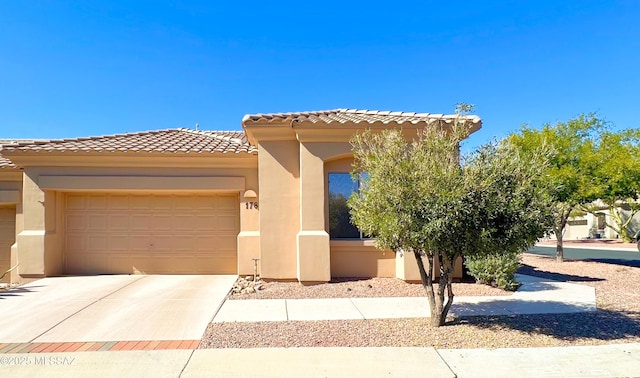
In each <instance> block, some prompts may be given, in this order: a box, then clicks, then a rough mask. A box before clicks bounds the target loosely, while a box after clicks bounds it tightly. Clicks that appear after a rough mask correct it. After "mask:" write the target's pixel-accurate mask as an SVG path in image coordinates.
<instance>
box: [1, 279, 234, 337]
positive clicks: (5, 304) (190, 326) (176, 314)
mask: <svg viewBox="0 0 640 378" xmlns="http://www.w3.org/2000/svg"><path fill="white" fill-rule="evenodd" d="M235 279H236V276H228V275H227V276H224V275H215V276H213V275H152V276H145V275H104V276H82V277H80V276H77V277H50V278H44V279H41V280H37V281H34V282H32V283H30V284H27V285H23V286H21V287H19V288H16V289H14V290H11V291H8V292H0V343H57V342H93V341H133V340H139V341H145V340H199V339H200V338H201V337H202V334H203V333H204V330H205V329H206V327H207V324H208V323H209V322H210V321H211V319H212V318H213V316H214V315H215V313H216V312H217V310H218V309H219V308H220V306H221V305H222V303H223V302H224V299H225V296H226V295H227V293H228V292H229V290H230V289H231V287H232V286H233V283H234V282H235Z"/></svg>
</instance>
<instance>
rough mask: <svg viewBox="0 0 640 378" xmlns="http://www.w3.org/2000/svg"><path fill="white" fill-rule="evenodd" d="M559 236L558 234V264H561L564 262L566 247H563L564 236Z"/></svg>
mask: <svg viewBox="0 0 640 378" xmlns="http://www.w3.org/2000/svg"><path fill="white" fill-rule="evenodd" d="M556 230H557V229H556ZM554 232H555V231H554ZM557 235H558V234H556V262H559V263H561V262H563V261H564V247H563V246H562V234H560V236H559V237H558V236H557Z"/></svg>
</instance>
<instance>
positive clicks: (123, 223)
mask: <svg viewBox="0 0 640 378" xmlns="http://www.w3.org/2000/svg"><path fill="white" fill-rule="evenodd" d="M106 218H107V219H108V222H109V223H108V225H107V227H108V228H109V230H110V231H122V230H129V228H130V225H129V215H127V214H106Z"/></svg>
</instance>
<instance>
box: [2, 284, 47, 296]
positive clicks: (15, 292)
mask: <svg viewBox="0 0 640 378" xmlns="http://www.w3.org/2000/svg"><path fill="white" fill-rule="evenodd" d="M39 287H42V286H28V287H24V286H18V287H14V288H12V289H8V290H7V291H0V299H7V298H9V297H21V296H23V295H24V294H27V293H33V292H36V291H37V290H33V289H37V288H39Z"/></svg>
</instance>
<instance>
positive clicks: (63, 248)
mask: <svg viewBox="0 0 640 378" xmlns="http://www.w3.org/2000/svg"><path fill="white" fill-rule="evenodd" d="M456 117H457V116H455V115H442V114H428V113H404V112H382V111H366V110H351V109H337V110H329V111H316V112H301V113H277V114H255V115H246V116H245V117H244V118H243V119H242V128H243V131H221V132H218V131H201V130H191V129H183V128H181V129H169V130H160V131H145V132H137V133H127V134H120V135H110V136H97V137H87V138H76V139H64V140H51V141H19V142H12V143H8V142H5V144H4V146H3V147H2V150H1V151H0V154H1V155H2V157H1V158H0V271H4V270H6V269H7V268H9V267H10V266H14V265H15V264H18V263H19V265H18V268H17V269H16V270H15V271H13V272H12V274H11V277H10V278H9V279H10V280H11V281H12V282H21V281H25V280H30V279H34V278H39V277H45V276H56V275H67V274H116V273H118V274H135V273H146V274H253V271H254V260H253V259H259V261H258V266H259V273H260V275H261V276H262V277H263V278H265V279H278V280H298V281H301V282H323V281H329V280H330V279H331V278H332V277H373V276H381V277H398V278H401V279H405V280H417V279H419V275H418V272H417V269H416V267H415V265H416V264H415V261H412V256H409V255H405V256H400V255H396V254H395V253H393V252H391V251H380V250H377V249H376V248H375V247H374V245H373V241H372V240H369V239H366V238H364V237H362V235H361V234H359V232H358V231H357V230H355V232H354V230H350V229H349V227H348V225H347V227H334V226H335V225H331V224H330V221H329V202H330V193H331V192H335V193H342V194H344V195H348V194H349V193H350V191H351V190H357V185H356V186H354V184H353V183H352V182H351V180H350V178H349V176H348V174H347V173H348V172H349V171H350V170H351V164H352V161H353V157H352V154H351V146H350V144H349V140H350V138H351V137H352V135H354V134H355V133H357V132H361V131H363V130H365V129H373V130H381V129H385V128H400V129H402V131H403V133H404V134H405V135H406V136H407V138H411V137H413V136H415V135H416V133H417V132H418V131H419V130H421V129H423V128H425V127H445V128H446V127H447V126H449V125H451V124H452V123H453V122H454V121H455V120H456ZM460 119H461V120H462V121H464V122H465V123H466V124H467V125H468V127H469V129H470V131H471V132H474V131H476V130H478V129H479V128H480V127H481V124H482V123H481V120H480V118H478V117H477V116H465V117H463V118H458V120H460ZM354 188H355V189H354ZM343 226H344V225H343ZM458 270H459V271H458V272H457V274H458V275H460V274H461V271H460V269H458Z"/></svg>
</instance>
